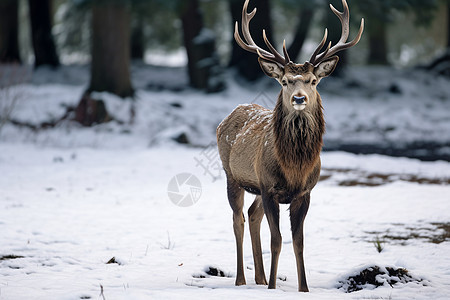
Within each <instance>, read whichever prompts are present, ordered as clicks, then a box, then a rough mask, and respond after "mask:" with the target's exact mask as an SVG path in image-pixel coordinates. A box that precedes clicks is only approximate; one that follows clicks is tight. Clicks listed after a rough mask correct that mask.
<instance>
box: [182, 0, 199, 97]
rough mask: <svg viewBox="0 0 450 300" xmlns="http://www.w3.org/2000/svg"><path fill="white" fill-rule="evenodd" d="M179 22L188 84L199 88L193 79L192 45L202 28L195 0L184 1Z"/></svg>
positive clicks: (194, 69)
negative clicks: (184, 50)
mask: <svg viewBox="0 0 450 300" xmlns="http://www.w3.org/2000/svg"><path fill="white" fill-rule="evenodd" d="M181 22H182V23H183V43H184V46H185V48H186V54H187V57H188V73H189V82H190V85H191V86H192V87H196V88H201V87H200V86H199V85H201V84H200V83H199V82H197V80H196V79H195V78H196V77H197V76H196V71H197V68H196V64H197V63H198V60H197V59H194V56H195V54H196V53H195V50H194V43H193V40H194V38H195V37H196V36H198V35H199V34H200V31H201V30H202V28H203V16H202V14H201V12H200V8H199V5H198V1H197V0H187V1H184V3H183V4H182V7H181Z"/></svg>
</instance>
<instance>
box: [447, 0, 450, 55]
mask: <svg viewBox="0 0 450 300" xmlns="http://www.w3.org/2000/svg"><path fill="white" fill-rule="evenodd" d="M447 49H450V0H447Z"/></svg>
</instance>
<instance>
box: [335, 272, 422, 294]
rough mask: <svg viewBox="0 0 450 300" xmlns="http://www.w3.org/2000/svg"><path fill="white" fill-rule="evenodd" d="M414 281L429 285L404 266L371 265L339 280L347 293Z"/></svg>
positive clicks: (339, 286)
mask: <svg viewBox="0 0 450 300" xmlns="http://www.w3.org/2000/svg"><path fill="white" fill-rule="evenodd" d="M409 282H414V283H417V284H421V285H423V286H427V285H428V283H427V282H426V281H424V280H423V279H421V278H417V277H415V276H413V275H411V274H410V273H409V271H408V270H406V269H404V268H394V267H379V266H371V267H368V268H365V269H364V270H362V271H361V272H359V273H358V274H355V275H352V276H349V277H348V278H346V279H345V280H343V281H339V285H338V288H339V289H343V290H344V291H345V292H346V293H352V292H356V291H360V290H362V289H367V288H368V289H373V288H377V287H380V286H386V285H389V286H391V287H392V288H394V285H398V284H400V283H401V284H406V283H409Z"/></svg>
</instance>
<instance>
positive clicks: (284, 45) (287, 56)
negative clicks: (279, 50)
mask: <svg viewBox="0 0 450 300" xmlns="http://www.w3.org/2000/svg"><path fill="white" fill-rule="evenodd" d="M283 53H284V64H286V65H287V64H288V63H289V62H290V61H291V59H290V57H289V54H288V52H287V50H286V40H283Z"/></svg>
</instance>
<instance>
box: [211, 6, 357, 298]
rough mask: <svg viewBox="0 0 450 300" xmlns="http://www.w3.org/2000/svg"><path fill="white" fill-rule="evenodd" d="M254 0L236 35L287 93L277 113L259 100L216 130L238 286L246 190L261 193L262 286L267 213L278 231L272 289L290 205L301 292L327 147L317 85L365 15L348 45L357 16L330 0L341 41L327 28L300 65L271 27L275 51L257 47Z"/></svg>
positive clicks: (254, 207)
mask: <svg viewBox="0 0 450 300" xmlns="http://www.w3.org/2000/svg"><path fill="white" fill-rule="evenodd" d="M248 4H249V0H246V1H245V3H244V6H243V9H242V21H241V22H242V27H241V30H242V35H243V38H244V39H242V38H241V36H240V34H239V28H238V22H236V23H235V31H234V38H235V40H236V42H237V44H238V45H239V46H240V47H241V48H243V49H244V50H246V51H249V52H252V53H255V54H257V56H258V62H259V64H260V67H261V69H262V71H263V72H264V73H265V74H266V75H267V76H269V77H271V78H274V79H275V80H277V81H278V83H279V84H280V85H281V91H280V93H279V95H278V99H277V102H276V104H275V107H274V109H273V110H270V109H267V108H264V107H262V106H260V105H258V104H246V105H239V106H237V107H236V108H235V109H234V110H233V111H232V112H231V114H230V115H228V116H227V117H226V118H225V119H224V120H223V121H222V122H221V123H220V124H219V126H218V127H217V130H216V134H217V145H218V151H219V156H220V159H221V161H222V165H223V169H224V171H225V175H226V182H227V196H228V202H229V204H230V206H231V209H232V211H233V231H234V235H235V239H236V253H237V271H236V281H235V285H236V286H239V285H245V284H246V280H245V275H244V262H243V234H244V222H245V217H244V213H243V206H244V193H245V192H249V193H251V194H255V195H256V197H255V200H254V201H253V203H252V204H251V206H250V208H249V209H248V219H249V229H250V237H251V244H252V251H253V260H254V270H255V282H256V284H259V285H267V281H266V275H265V272H264V266H263V259H262V248H261V237H260V228H261V222H262V219H263V217H264V215H265V216H266V219H267V221H268V224H269V229H270V234H271V242H270V250H271V266H270V277H269V284H268V288H269V289H275V288H276V279H277V268H278V259H279V255H280V252H281V244H282V237H281V233H280V227H279V220H280V204H289V211H290V222H291V231H292V243H293V248H294V254H295V258H296V265H297V279H298V290H299V291H300V292H308V291H309V289H308V285H307V281H306V275H305V266H304V259H303V244H304V235H303V224H304V221H305V217H306V214H307V212H308V208H309V204H310V194H311V190H312V189H313V188H314V186H315V185H316V183H317V182H318V180H319V177H320V169H321V161H320V152H321V149H322V146H323V134H324V132H325V121H324V116H323V107H322V100H321V97H320V95H319V92H318V91H317V85H318V84H319V82H320V81H321V80H322V79H323V78H325V77H327V76H329V75H330V74H331V73H332V72H333V71H334V69H335V68H336V65H337V63H338V60H339V57H338V56H336V55H335V54H336V53H337V52H339V51H342V50H345V49H348V48H351V47H353V46H355V45H356V44H357V43H358V42H359V40H360V39H361V36H362V33H363V30H364V19H361V25H360V27H359V31H358V33H357V35H356V37H355V38H354V39H353V40H352V41H350V42H348V41H347V40H348V36H349V18H350V13H349V8H348V5H347V2H346V1H345V0H342V5H343V9H344V10H343V12H340V11H338V10H337V9H336V8H334V7H333V6H332V5H330V8H331V10H332V11H333V12H334V14H335V15H336V16H337V17H338V18H339V19H340V21H341V27H342V33H341V37H340V39H339V41H338V42H337V43H336V44H335V45H334V46H333V47H331V45H332V43H331V41H330V42H329V43H328V45H327V46H326V47H324V46H325V44H326V42H327V37H328V31H327V29H325V33H324V36H323V38H322V41H321V42H320V43H319V45H318V46H317V48H316V49H315V51H314V52H313V54H312V56H311V58H310V59H309V61H306V62H305V63H304V64H297V63H294V62H292V61H291V59H290V58H289V55H288V52H287V50H286V42H285V41H284V42H283V54H284V55H281V54H280V53H279V52H278V51H277V50H276V49H275V48H274V47H273V46H272V44H271V43H270V42H269V40H268V39H267V36H266V33H265V30H263V32H262V34H263V40H264V42H265V44H266V46H267V49H268V50H265V49H263V48H261V47H259V46H257V45H256V44H255V42H254V41H253V39H252V36H251V34H250V31H249V23H250V21H251V19H252V18H253V17H254V16H255V14H256V8H255V9H253V11H252V12H250V13H248ZM244 40H245V41H244ZM323 49H324V50H323ZM322 50H323V51H322ZM321 51H322V52H321Z"/></svg>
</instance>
